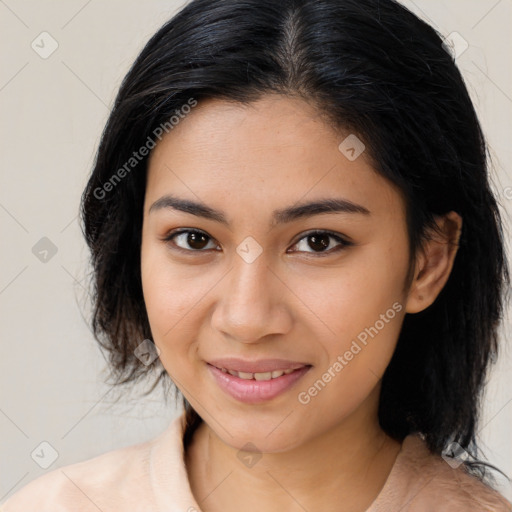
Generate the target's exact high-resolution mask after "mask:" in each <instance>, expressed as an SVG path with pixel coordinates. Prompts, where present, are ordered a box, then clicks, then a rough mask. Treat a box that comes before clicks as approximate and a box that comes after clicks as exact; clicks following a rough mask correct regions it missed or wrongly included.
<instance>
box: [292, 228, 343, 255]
mask: <svg viewBox="0 0 512 512" xmlns="http://www.w3.org/2000/svg"><path fill="white" fill-rule="evenodd" d="M332 240H334V241H335V242H338V245H335V244H333V243H331V242H332ZM351 245H353V243H352V242H349V241H348V240H345V239H344V238H342V237H341V236H339V235H336V234H334V233H331V232H330V231H311V232H309V233H307V234H306V235H305V236H303V237H302V238H301V239H300V240H299V241H298V242H297V243H296V244H295V245H294V247H295V246H297V247H299V248H301V249H300V250H301V251H304V252H312V253H313V254H315V253H316V254H320V255H321V253H328V254H332V253H333V252H338V251H340V250H343V249H345V248H346V247H349V246H351ZM308 247H309V248H311V249H313V251H307V250H305V249H306V248H308Z"/></svg>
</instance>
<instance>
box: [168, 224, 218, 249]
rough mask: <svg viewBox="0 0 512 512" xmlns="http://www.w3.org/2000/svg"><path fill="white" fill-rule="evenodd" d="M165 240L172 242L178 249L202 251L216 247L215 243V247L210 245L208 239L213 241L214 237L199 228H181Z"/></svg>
mask: <svg viewBox="0 0 512 512" xmlns="http://www.w3.org/2000/svg"><path fill="white" fill-rule="evenodd" d="M164 240H165V241H166V242H171V243H172V244H173V245H175V246H176V247H177V248H178V249H181V250H183V251H187V252H202V251H205V250H208V249H212V248H213V249H215V247H216V246H215V244H214V246H213V247H208V240H211V241H213V239H212V238H211V237H210V236H208V235H207V234H206V233H205V232H203V231H199V230H197V229H180V230H177V231H173V232H171V233H169V234H168V235H167V236H166V237H165V238H164ZM187 246H188V247H187Z"/></svg>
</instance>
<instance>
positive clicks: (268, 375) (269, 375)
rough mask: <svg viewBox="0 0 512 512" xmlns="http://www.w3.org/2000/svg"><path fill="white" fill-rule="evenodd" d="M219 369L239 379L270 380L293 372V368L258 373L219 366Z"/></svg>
mask: <svg viewBox="0 0 512 512" xmlns="http://www.w3.org/2000/svg"><path fill="white" fill-rule="evenodd" d="M221 371H222V372H223V373H229V374H230V375H233V376H234V377H238V378H240V379H244V380H251V379H255V380H270V379H277V378H278V377H281V375H288V374H290V373H292V372H294V371H295V370H294V369H289V370H274V371H273V372H259V373H250V372H237V371H235V370H226V368H221Z"/></svg>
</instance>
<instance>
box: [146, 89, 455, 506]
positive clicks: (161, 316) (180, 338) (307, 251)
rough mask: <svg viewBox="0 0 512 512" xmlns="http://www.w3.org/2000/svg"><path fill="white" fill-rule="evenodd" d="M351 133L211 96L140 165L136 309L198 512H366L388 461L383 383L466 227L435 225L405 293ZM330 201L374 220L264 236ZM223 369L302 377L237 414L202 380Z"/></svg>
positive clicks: (284, 104) (393, 208) (400, 227)
mask: <svg viewBox="0 0 512 512" xmlns="http://www.w3.org/2000/svg"><path fill="white" fill-rule="evenodd" d="M347 135H348V133H346V134H340V133H339V132H337V131H335V130H334V129H333V128H332V127H330V126H329V125H328V124H326V123H325V121H324V120H323V119H322V118H321V116H320V115H319V113H318V112H317V111H316V110H315V108H314V107H313V106H312V105H310V104H308V103H306V102H304V101H303V100H300V99H292V98H289V97H285V96H278V95H267V96H264V97H262V98H261V99H260V100H258V101H257V102H254V103H251V104H250V105H245V106H244V105H241V104H237V103H233V102H227V101H223V100H218V99H210V100H205V101H203V102H201V103H199V105H198V106H197V107H195V108H194V109H193V110H192V112H191V113H190V114H189V115H187V117H186V118H185V119H183V120H182V121H181V122H180V123H179V124H178V125H177V126H176V127H175V128H174V129H173V130H172V131H171V132H169V134H168V135H166V136H165V137H164V138H163V139H162V141H161V142H159V143H158V144H157V146H156V148H155V149H154V150H153V152H152V154H151V157H150V161H149V166H148V179H147V190H146V197H145V203H144V222H143V233H142V247H141V271H142V284H143V292H144V300H145V303H146V308H147V312H148V316H149V321H150V325H151V330H152V334H153V337H154V342H155V344H156V345H157V347H158V348H159V349H160V351H161V354H160V358H161V361H162V364H163V365H164V367H165V369H166V370H167V372H168V373H169V375H170V376H171V378H172V379H173V381H174V382H175V383H176V384H177V385H178V387H179V388H180V390H181V391H182V393H183V394H184V396H185V397H186V398H187V400H188V401H189V402H190V403H191V405H192V406H193V407H194V409H195V410H196V411H197V412H198V413H199V414H200V416H201V417H202V418H203V420H204V421H203V423H202V425H201V426H200V427H199V428H198V430H197V431H196V433H195V435H194V437H193V440H192V443H191V446H190V447H189V449H188V450H187V452H186V454H185V462H186V467H187V472H188V475H189V479H190V485H191V489H192V491H193V494H194V496H195V497H196V500H197V502H198V503H199V505H200V507H201V509H202V510H203V511H206V512H213V511H224V512H225V511H228V512H229V511H235V510H236V511H239V510H244V511H248V512H251V511H256V510H257V511H261V510H265V511H268V512H272V511H280V512H283V511H303V510H304V509H305V510H323V511H334V510H339V506H340V503H343V507H344V508H343V510H345V511H347V512H352V511H353V512H356V511H364V510H366V509H367V508H368V507H369V506H370V504H371V503H372V502H373V501H374V499H375V498H376V496H377V495H378V493H379V492H380V490H381V489H382V487H383V485H384V483H385V481H386V478H387V477H388V475H389V472H390V471H391V468H392V466H393V464H394V461H395V460H396V457H397V454H398V452H399V450H400V446H401V445H400V443H399V442H397V441H395V440H393V439H391V438H390V437H388V436H387V435H386V434H385V433H384V432H383V431H382V429H381V428H380V426H379V424H378V420H377V410H378V399H379V392H380V382H381V377H382V375H383V373H384V371H385V369H386V366H387V365H388V363H389V361H390V359H391V356H392V354H393V351H394V349H395V346H396V341H397V339H398V335H399V332H400V328H401V325H402V321H403V318H404V316H405V313H406V312H407V313H415V312H418V311H421V310H423V309H425V308H426V307H428V306H429V305H430V304H431V303H432V302H433V301H434V300H435V298H436V297H437V295H438V294H439V292H440V291H441V289H442V288H443V286H444V284H445V283H446V281H447V279H448V277H449V274H450V271H451V268H452V265H453V260H454V258H455V254H456V250H457V241H458V237H459V235H460V229H461V225H462V220H461V218H460V217H459V216H458V215H457V214H455V213H454V212H450V214H448V215H447V216H445V217H443V218H440V219H439V226H440V227H441V229H442V231H443V233H444V237H437V238H435V239H433V240H431V241H429V242H428V243H427V244H426V245H425V247H424V250H422V251H420V252H419V253H418V255H417V256H418V257H417V262H416V265H415V269H414V276H413V281H412V284H411V286H410V288H409V289H404V288H405V286H404V285H405V282H406V281H405V280H406V274H407V269H408V261H409V259H408V258H409V249H408V239H407V231H406V221H405V205H404V202H403V199H402V197H401V195H400V192H399V190H398V189H397V188H396V187H395V186H394V185H393V184H391V183H390V182H388V181H387V180H385V179H384V178H383V177H381V176H380V175H378V174H377V173H376V172H375V171H374V169H373V168H372V166H371V164H370V162H369V159H368V158H367V155H366V154H365V153H364V152H363V154H362V155H361V156H359V157H358V158H357V159H356V160H354V161H350V160H349V159H347V158H346V157H345V156H344V155H343V154H342V153H341V152H340V150H339V149H338V146H339V144H340V142H341V141H342V140H344V138H345V137H346V136H347ZM166 194H173V195H175V196H177V197H180V198H185V199H190V200H194V201H201V202H203V203H205V204H206V205H208V206H210V207H212V208H215V209H217V210H221V211H222V212H224V214H225V216H226V218H227V219H228V221H229V226H225V225H223V224H221V223H219V222H217V221H214V220H210V219H204V218H201V217H198V216H195V215H193V214H191V213H185V212H182V211H178V210H174V209H172V208H161V209H153V210H152V211H151V212H150V207H151V206H152V205H153V203H154V202H155V201H157V200H158V199H160V198H161V197H162V196H164V195H166ZM325 198H344V199H348V200H350V201H352V202H354V203H357V204H359V205H362V206H364V207H365V208H367V209H368V210H369V211H370V214H369V215H363V214H360V213H322V214H317V215H310V216H307V217H304V218H300V219H296V220H294V221H292V222H289V223H286V224H274V225H273V224H272V223H271V216H272V212H273V211H274V210H276V209H282V208H285V207H287V206H292V205H296V204H297V203H299V202H300V203H305V202H309V201H313V200H317V199H325ZM177 228H195V229H198V230H201V231H203V232H204V233H205V234H206V235H207V237H206V238H205V239H204V240H203V246H202V247H204V248H202V249H197V247H200V246H197V245H196V246H191V245H190V243H187V234H185V235H182V236H180V237H178V238H176V237H175V238H174V239H173V241H174V244H176V245H173V242H172V241H171V240H167V241H166V240H164V238H165V237H166V235H168V234H169V232H170V231H172V230H173V229H177ZM311 230H328V231H330V232H333V233H334V234H336V235H338V236H341V237H342V238H344V239H348V240H349V241H351V242H352V243H353V245H351V246H347V247H343V245H341V244H340V242H339V241H338V240H336V239H333V238H327V239H326V241H328V242H329V248H328V250H327V251H325V252H322V251H320V250H319V249H318V246H315V245H314V243H313V244H311V242H310V239H309V238H308V237H307V236H306V235H307V232H308V231H311ZM248 236H251V237H253V238H254V239H255V240H256V241H257V243H258V244H259V246H260V247H261V249H262V253H261V254H260V255H259V256H258V257H257V258H256V259H255V260H254V261H253V262H251V263H248V262H247V261H245V260H244V259H243V258H242V257H240V255H239V254H238V253H237V251H236V249H237V247H238V246H239V245H240V244H241V243H242V241H244V239H245V238H246V237H248ZM188 241H190V239H189V240H188ZM312 245H313V246H312ZM177 247H181V248H182V249H183V250H182V251H179V249H178V248H177ZM215 248H217V249H218V250H217V251H216V250H214V249H215ZM340 248H341V250H340ZM187 251H188V252H187ZM194 251H195V252H194ZM394 303H398V304H399V305H400V306H401V311H399V312H397V313H396V315H395V316H394V318H393V319H392V320H389V321H388V322H387V323H386V324H385V326H384V328H382V329H381V330H379V332H378V335H376V336H375V337H374V338H373V339H372V338H370V339H369V341H368V343H367V345H366V346H364V348H363V349H362V350H361V351H360V352H359V353H358V354H357V355H356V356H354V358H353V359H352V360H351V361H350V362H349V363H348V364H347V365H346V366H345V367H344V368H343V370H342V371H341V372H339V373H337V374H336V377H334V378H332V379H331V381H330V382H329V383H328V384H327V385H326V386H325V387H324V388H323V389H322V390H321V391H320V392H318V394H317V395H316V396H314V397H312V398H311V400H310V402H309V403H307V404H302V403H300V402H299V400H298V398H297V397H298V393H299V392H301V391H307V390H308V388H309V387H310V386H312V385H313V383H314V382H315V381H317V380H318V379H321V378H322V375H323V374H324V373H325V372H326V371H327V369H328V368H329V367H330V366H332V364H333V362H334V361H336V359H337V357H338V356H339V355H343V354H344V353H345V352H346V351H347V350H348V349H349V348H350V346H351V343H352V341H353V340H355V339H356V337H357V335H358V334H359V333H361V332H362V331H363V330H364V329H365V328H366V327H369V326H373V325H375V323H376V321H377V320H378V319H379V318H380V315H381V314H384V313H385V312H386V311H387V310H388V309H389V308H391V307H392V305H393V304H394ZM226 356H233V357H241V358H245V359H263V358H283V359H289V360H292V361H299V362H303V363H308V364H311V365H312V368H311V369H310V371H309V372H308V373H307V374H306V375H305V376H304V377H303V378H301V380H299V381H298V382H297V383H296V384H295V385H294V386H293V387H292V388H291V389H290V390H288V391H286V392H284V393H282V394H281V395H279V396H277V397H276V398H274V399H272V400H269V401H267V402H265V403H263V404H253V405H249V404H245V403H242V402H239V401H237V400H235V399H233V398H232V397H230V396H228V395H227V394H226V393H225V392H224V391H223V390H221V389H220V388H219V387H218V386H217V384H216V382H215V380H214V379H213V378H212V375H211V374H210V371H209V370H208V367H207V365H206V362H205V361H208V360H211V359H213V358H216V357H226ZM248 442H251V443H252V444H253V445H255V446H256V448H257V450H258V451H259V452H261V453H262V456H261V458H259V460H258V461H257V463H256V464H255V465H253V466H252V467H247V466H246V465H244V464H243V463H242V462H241V460H240V458H239V457H238V456H237V454H238V452H239V450H240V449H241V448H242V447H243V446H244V445H245V444H246V443H248Z"/></svg>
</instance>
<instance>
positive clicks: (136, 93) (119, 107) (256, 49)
mask: <svg viewBox="0 0 512 512" xmlns="http://www.w3.org/2000/svg"><path fill="white" fill-rule="evenodd" d="M269 93H277V94H281V95H284V96H288V97H296V98H300V99H303V100H305V101H307V102H309V103H311V104H312V105H314V106H315V107H316V108H317V111H318V112H319V113H321V114H322V115H323V116H324V117H325V120H326V122H328V123H329V124H331V125H332V126H333V127H336V128H339V129H340V130H345V132H347V133H354V134H356V135H357V136H358V137H359V138H360V139H361V140H362V141H363V142H364V144H365V145H366V148H367V149H366V154H367V155H368V156H369V157H370V158H371V160H372V165H373V166H374V168H375V171H376V172H377V173H379V174H381V175H382V176H384V177H385V178H387V179H388V180H389V181H390V182H392V183H394V184H396V185H397V186H398V188H399V190H400V191H401V193H402V194H403V197H404V200H405V203H406V209H407V226H408V235H409V243H410V249H411V251H410V256H411V260H410V262H411V265H410V269H412V268H413V264H414V261H415V259H414V258H415V255H416V251H417V250H418V249H419V248H420V247H421V246H422V243H423V242H424V241H425V240H426V239H427V236H428V233H429V230H430V229H431V228H432V229H434V228H435V220H436V218H437V217H438V216H440V215H443V214H445V213H447V212H449V211H455V212H457V213H458V214H459V215H460V216H461V217H462V219H463V226H462V232H461V236H460V240H459V248H458V252H457V255H456V258H455V262H454V266H453V269H452V272H451V274H450V277H449V279H448V281H447V283H446V285H445V287H444V288H443V289H442V291H441V292H440V294H439V295H438V297H437V299H436V300H435V301H434V303H433V304H431V305H430V306H429V307H428V308H426V309H425V310H424V311H422V312H420V313H417V314H407V315H406V316H405V319H404V323H403V327H402V330H401V332H400V335H399V339H398V344H397V347H396V350H395V353H394V355H393V357H392V360H391V362H390V364H389V366H388V368H387V370H386V372H385V374H384V376H383V379H382V389H381V396H380V405H379V421H380V424H381V426H382V428H383V430H384V431H385V432H386V433H388V434H389V435H390V436H392V437H393V438H395V439H397V440H402V439H403V438H404V437H405V436H406V435H408V434H410V433H413V432H421V433H422V434H423V435H424V436H425V441H426V443H427V445H428V447H429V449H430V450H431V451H432V452H434V453H441V452H442V451H443V450H444V449H445V448H446V447H447V445H448V444H449V443H450V442H451V441H456V442H458V443H459V444H460V445H461V446H462V447H463V448H465V449H466V450H467V451H469V452H470V453H474V454H477V453H478V447H477V439H476V434H477V426H478V419H479V411H480V401H481V394H482V389H483V386H484V384H485V379H486V375H487V370H488V367H489V363H490V362H491V360H493V359H494V358H495V356H496V354H497V345H498V326H499V321H500V319H501V317H502V312H503V298H504V291H505V289H506V288H507V287H508V283H509V273H508V272H509V271H508V267H507V262H506V259H505V255H504V242H503V232H502V224H501V219H500V214H499V210H498V205H497V202H496V199H495V197H494V195H493V193H492V191H491V188H490V178H489V170H488V151H487V146H486V142H485V139H484V136H483V133H482V130H481V126H480V124H479V120H478V118H477V114H476V112H475V109H474V106H473V104H472V102H471V99H470V97H469V94H468V91H467V88H466V86H465V84H464V80H463V77H462V76H461V73H460V71H459V70H458V68H457V65H456V63H455V61H454V58H453V57H452V55H451V54H450V52H449V51H448V49H447V48H446V46H445V45H444V44H443V38H442V36H441V35H440V34H439V33H438V32H437V31H436V30H434V29H433V28H432V27H431V26H430V25H428V24H427V23H425V22H424V21H422V20H421V19H419V18H418V17H417V16H416V15H414V14H413V13H412V12H410V11H409V10H408V9H406V8H405V7H403V6H402V5H400V4H399V3H397V2H395V1H393V0H283V1H280V2H275V1H274V0H193V1H192V2H190V3H188V4H187V5H186V6H185V7H184V8H183V9H182V10H181V11H180V12H178V13H177V14H176V15H175V16H174V17H173V18H172V19H171V20H169V21H168V22H167V23H165V24H164V25H163V26H162V27H161V28H160V29H159V30H158V32H157V33H156V34H155V35H154V36H153V37H152V38H151V39H150V40H149V42H148V43H147V44H146V45H145V47H144V48H143V50H142V51H141V53H140V54H139V56H138V57H137V59H136V60H135V62H134V64H133V65H132V67H131V69H130V70H129V72H128V74H127V75H126V77H125V78H124V81H123V83H122V85H121V87H120V90H119V93H118V95H117V97H116V100H115V104H114V106H113V109H112V112H111V113H110V117H109V119H108V121H107V123H106V126H105V129H104V132H103V135H102V139H101V142H100V145H99V149H98V152H97V156H96V161H95V164H94V169H93V171H92V174H91V176H90V179H89V182H88V184H87V187H86V189H85V191H84V193H83V197H82V205H81V208H82V217H83V226H84V227H83V229H84V234H85V237H86V240H87V243H88V245H89V247H90V249H91V253H92V263H93V272H94V300H95V302H94V316H93V319H92V324H93V328H94V333H95V336H96V339H97V340H98V341H99V342H100V344H101V345H102V347H104V348H105V349H106V350H107V351H108V354H109V360H110V365H111V368H112V372H113V375H115V376H116V379H117V381H116V383H128V382H132V381H136V380H138V379H139V378H142V377H144V376H146V375H147V374H148V371H149V370H151V368H149V369H148V367H146V366H144V365H143V364H141V363H140V361H139V360H138V358H136V357H135V355H134V349H135V347H136V346H137V345H138V344H139V343H140V342H141V341H142V340H143V339H151V338H152V337H151V330H150V326H149V322H148V318H147V313H146V310H145V305H144V300H143V295H142V287H141V276H140V244H141V229H142V205H143V202H144V194H145V180H146V169H147V160H148V157H147V156H145V157H144V158H141V159H140V161H139V160H137V162H136V164H135V163H134V162H132V163H134V165H133V166H131V167H129V168H128V167H127V166H126V162H128V161H130V158H132V157H133V152H134V151H135V150H137V149H138V148H140V147H142V146H143V145H144V144H148V141H149V140H151V139H152V138H153V139H154V138H155V137H156V133H158V127H160V126H167V128H169V119H170V118H171V116H173V115H177V112H179V111H180V109H181V108H182V106H183V105H185V104H187V103H189V104H190V100H191V98H193V99H194V101H198V102H200V101H201V100H202V99H206V98H219V99H225V100H229V101H235V102H239V103H242V104H249V103H250V102H253V101H255V100H257V99H259V98H260V97H262V96H263V95H265V94H269ZM165 123H167V125H166V124H165ZM166 131H168V130H167V129H166ZM120 169H124V170H125V172H124V173H121V172H119V171H120ZM114 175H116V176H117V178H119V179H116V180H113V178H114V177H115V176H114ZM121 175H122V176H121ZM121 178H122V179H121ZM108 184H109V185H108ZM410 275H411V274H409V276H410ZM158 364H159V362H158V360H157V361H156V362H155V363H154V365H158ZM158 368H159V370H158V371H159V373H158V375H157V379H156V381H155V383H154V385H153V388H154V387H155V386H156V384H157V383H158V382H159V381H168V379H169V376H168V375H167V373H166V372H165V370H164V369H162V367H161V366H160V367H158ZM153 388H152V389H153ZM183 403H184V406H185V410H186V418H187V429H186V434H185V442H188V441H189V440H190V438H191V435H192V434H193V432H194V430H195V428H196V427H197V426H198V425H199V424H200V423H201V421H202V420H201V418H200V417H199V415H198V414H197V412H196V411H194V410H193V409H192V407H191V406H190V404H189V403H188V402H187V400H186V399H185V398H184V397H183ZM474 471H475V473H476V472H479V471H480V470H478V471H477V470H476V469H475V470H474ZM484 473H485V471H484V470H482V473H481V474H480V473H479V474H480V476H483V475H484Z"/></svg>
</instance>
